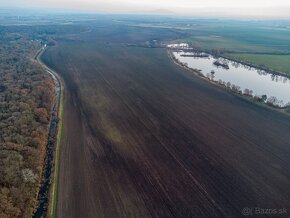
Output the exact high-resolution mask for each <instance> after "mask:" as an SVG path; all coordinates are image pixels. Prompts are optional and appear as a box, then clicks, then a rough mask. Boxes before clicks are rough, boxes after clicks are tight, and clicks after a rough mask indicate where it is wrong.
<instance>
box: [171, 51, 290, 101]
mask: <svg viewBox="0 0 290 218" xmlns="http://www.w3.org/2000/svg"><path fill="white" fill-rule="evenodd" d="M173 55H174V56H175V58H176V59H178V60H179V62H181V63H183V64H185V65H187V66H188V67H189V68H192V69H197V70H200V72H201V73H202V74H203V75H204V76H206V77H209V78H211V79H213V80H214V81H219V82H221V81H222V82H225V83H228V82H229V83H230V84H231V85H235V86H238V87H239V88H240V90H241V91H242V92H243V93H244V92H245V91H244V90H245V89H248V90H247V91H249V90H251V91H252V93H253V96H262V95H267V97H268V100H270V97H276V101H275V103H274V104H276V105H279V106H285V105H286V104H288V103H289V102H290V80H289V79H288V78H286V77H283V76H277V75H272V74H269V73H267V72H265V71H263V70H259V69H256V68H253V67H249V66H246V65H243V64H239V63H237V62H234V61H230V60H227V59H223V58H215V57H213V56H212V55H207V54H205V53H203V54H200V53H199V54H196V53H190V52H185V51H175V52H173ZM203 56H207V57H203ZM215 61H218V62H216V65H215V64H214V62H215ZM217 63H218V64H217ZM219 63H221V64H224V65H225V66H217V65H219ZM226 68H229V69H226ZM272 99H273V98H272Z"/></svg>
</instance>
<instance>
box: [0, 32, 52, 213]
mask: <svg viewBox="0 0 290 218" xmlns="http://www.w3.org/2000/svg"><path fill="white" fill-rule="evenodd" d="M0 32H1V36H0V66H1V67H0V217H1V218H6V217H31V216H32V214H33V211H34V209H35V206H36V198H37V192H38V187H39V184H40V181H41V173H42V168H43V162H44V157H45V148H46V143H47V134H48V126H49V125H48V124H49V120H50V111H51V107H52V103H53V100H54V83H53V80H52V79H51V78H50V76H49V75H48V74H47V73H46V72H45V71H44V70H43V69H42V68H41V67H40V66H39V65H38V63H37V61H36V60H35V59H34V56H35V54H36V53H37V52H38V50H39V49H41V42H40V41H39V40H33V39H31V37H29V36H28V35H26V34H23V33H19V32H18V31H11V30H10V31H7V30H3V28H1V30H0Z"/></svg>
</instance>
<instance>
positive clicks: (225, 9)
mask: <svg viewBox="0 0 290 218" xmlns="http://www.w3.org/2000/svg"><path fill="white" fill-rule="evenodd" d="M1 6H18V7H46V8H61V9H65V8H67V9H79V10H91V11H112V12H134V11H135V12H144V11H149V10H170V11H172V12H175V13H179V14H189V15H197V16H199V15H202V13H204V14H205V15H212V16H219V15H229V16H231V15H245V16H246V15H249V16H255V15H256V16H265V17H270V16H281V17H290V10H289V9H290V0H0V7H1Z"/></svg>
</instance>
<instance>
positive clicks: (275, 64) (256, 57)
mask: <svg viewBox="0 0 290 218" xmlns="http://www.w3.org/2000/svg"><path fill="white" fill-rule="evenodd" d="M227 56H228V57H231V58H236V59H239V60H241V61H246V62H251V63H255V64H258V65H261V66H263V67H267V68H270V69H272V70H276V71H280V72H283V73H287V74H290V55H263V54H261V55H260V54H242V53H239V54H227Z"/></svg>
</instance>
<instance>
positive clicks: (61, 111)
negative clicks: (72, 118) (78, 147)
mask: <svg viewBox="0 0 290 218" xmlns="http://www.w3.org/2000/svg"><path fill="white" fill-rule="evenodd" d="M60 83H61V82H60ZM63 87H64V86H63V85H61V95H60V105H59V121H58V132H57V141H56V149H55V160H54V175H53V178H54V181H53V183H52V190H51V202H50V209H49V211H50V215H51V216H50V217H53V218H54V217H56V209H57V199H58V181H59V162H60V152H61V141H62V137H63V135H64V134H63V132H64V125H63V120H64V89H63Z"/></svg>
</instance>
